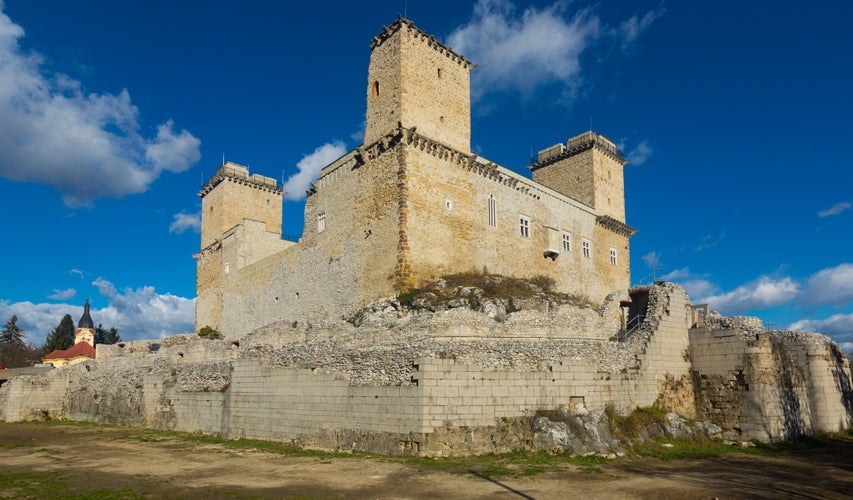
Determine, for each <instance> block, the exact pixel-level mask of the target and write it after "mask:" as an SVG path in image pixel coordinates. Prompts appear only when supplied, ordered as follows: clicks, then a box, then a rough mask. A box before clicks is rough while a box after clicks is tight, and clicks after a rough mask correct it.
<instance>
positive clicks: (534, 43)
mask: <svg viewBox="0 0 853 500" xmlns="http://www.w3.org/2000/svg"><path fill="white" fill-rule="evenodd" d="M564 16H565V5H564V4H563V3H562V2H557V3H555V4H553V5H551V6H549V7H545V8H544V9H542V10H538V9H536V8H535V7H530V8H527V9H525V10H524V12H523V13H521V14H520V15H519V14H518V13H517V11H516V9H515V6H514V5H513V4H512V3H511V2H510V1H508V0H480V1H479V2H477V4H476V5H475V6H474V14H473V16H472V18H471V20H470V21H469V22H468V24H465V25H464V26H461V27H459V28H456V29H455V30H454V31H453V32H452V33H451V34H450V35H449V36H448V37H447V43H448V45H450V46H451V47H452V48H453V49H454V50H455V51H457V52H459V53H462V54H464V55H465V56H466V57H468V58H469V59H470V60H472V61H474V62H476V63H477V64H479V67H478V68H477V71H476V72H475V73H474V76H473V82H472V86H473V88H472V94H473V97H474V99H477V98H479V97H481V96H482V95H483V94H484V93H485V92H486V91H487V90H489V91H493V90H497V91H501V90H508V89H513V90H520V91H521V92H522V93H523V94H530V93H531V92H532V91H533V90H534V89H536V88H537V87H539V86H540V85H543V84H548V83H555V82H560V83H562V84H563V86H564V88H565V89H566V90H567V92H568V93H569V94H571V93H573V92H574V91H575V89H576V88H577V86H578V85H579V84H580V82H581V67H580V55H581V53H583V51H584V50H586V49H587V48H588V47H589V46H590V45H591V44H592V43H593V42H594V41H595V39H596V38H597V37H598V36H599V31H600V21H599V19H598V17H596V16H594V15H593V14H592V11H591V10H590V9H582V10H580V11H578V12H577V13H575V14H574V16H572V17H571V19H567V18H566V17H564Z"/></svg>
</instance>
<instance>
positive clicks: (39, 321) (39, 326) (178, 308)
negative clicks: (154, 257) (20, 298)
mask: <svg viewBox="0 0 853 500" xmlns="http://www.w3.org/2000/svg"><path fill="white" fill-rule="evenodd" d="M93 285H95V286H96V287H97V288H98V290H99V291H100V293H101V295H103V296H104V297H106V298H107V300H108V303H109V305H108V306H107V307H104V308H102V309H96V308H92V310H91V315H92V320H93V321H94V322H95V324H96V325H97V324H102V325H104V327H106V328H109V327H113V326H114V327H116V328H117V329H118V331H119V335H121V338H122V339H123V340H138V339H151V338H161V337H165V336H167V335H176V334H179V333H188V332H192V331H193V330H194V329H195V326H194V322H195V299H188V298H184V297H178V296H176V295H172V294H170V293H166V294H159V293H157V292H156V291H155V290H154V287H150V286H145V287H142V288H137V289H136V290H133V289H130V288H126V289H124V290H121V291H119V290H117V289H116V287H115V286H114V285H113V284H112V283H110V282H109V281H106V280H104V279H101V278H99V279H97V280H95V282H94V283H93ZM13 314H14V315H17V316H18V325H19V326H20V327H21V328H23V329H24V331H25V335H26V340H27V342H29V343H32V344H33V345H35V346H41V345H42V344H44V339H45V337H46V336H47V334H48V333H50V331H51V330H53V329H54V328H56V326H57V325H58V324H59V322H60V320H62V317H63V316H65V315H66V314H70V315H71V317H72V319H73V320H74V324H77V321H78V320H79V319H80V316H82V314H83V306H82V305H72V304H52V303H46V302H45V303H41V304H34V303H32V302H15V303H10V302H8V301H3V300H0V321H5V320H6V319H8V318H10V317H12V315H13Z"/></svg>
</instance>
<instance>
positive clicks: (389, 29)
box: [370, 14, 477, 70]
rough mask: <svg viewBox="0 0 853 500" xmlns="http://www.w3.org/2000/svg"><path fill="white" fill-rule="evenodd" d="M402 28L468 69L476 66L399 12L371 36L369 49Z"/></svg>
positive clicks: (372, 48) (383, 41)
mask: <svg viewBox="0 0 853 500" xmlns="http://www.w3.org/2000/svg"><path fill="white" fill-rule="evenodd" d="M404 28H405V29H407V30H409V31H411V32H412V33H414V34H415V36H416V37H417V36H420V37H423V38H424V39H425V40H426V41H427V43H428V44H429V45H430V46H431V47H432V48H434V49H436V50H437V51H438V52H441V53H442V54H444V55H446V56H447V57H448V58H450V59H451V60H453V61H454V62H456V63H458V64H462V65H464V66H466V67H467V68H468V69H469V70H472V69H474V68H476V67H477V65H476V64H474V63H473V62H471V61H469V60H468V59H467V58H466V57H465V56H463V55H462V54H459V53H457V52H455V51H454V50H453V49H451V48H450V47H448V46H447V45H444V44H443V43H441V42H439V41H438V40H436V38H435V37H434V36H433V35H430V34H429V33H427V32H426V31H424V30H422V29H420V28H418V27H417V26H415V23H413V22H412V21H410V20H409V19H406V18H405V17H403V16H402V15H400V14H397V19H395V20H394V22H393V23H391V25H390V26H383V27H382V32H381V33H379V34H378V35H376V36H375V37H373V41H372V42H370V50H374V49H376V47H379V46H380V45H382V44H383V43H385V41H386V40H388V39H389V38H391V37H392V36H393V35H394V33H397V32H398V31H400V30H401V29H404Z"/></svg>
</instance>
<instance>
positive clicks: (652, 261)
mask: <svg viewBox="0 0 853 500" xmlns="http://www.w3.org/2000/svg"><path fill="white" fill-rule="evenodd" d="M641 258H642V259H643V262H645V263H646V266H648V267H650V268H655V267H658V266H659V265H660V254H659V253H657V252H649V253H647V254H646V255H643V256H642V257H641Z"/></svg>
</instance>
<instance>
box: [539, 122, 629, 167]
mask: <svg viewBox="0 0 853 500" xmlns="http://www.w3.org/2000/svg"><path fill="white" fill-rule="evenodd" d="M558 146H561V147H559V148H558ZM592 148H595V149H597V150H599V151H601V152H603V153H604V154H606V155H607V156H609V157H611V158H613V159H614V160H616V161H617V162H619V163H620V164H621V165H623V166H624V165H627V164H628V162H627V161H625V156H624V155H623V154H622V151H620V150H619V148H618V147H616V144H615V143H614V142H613V141H611V140H610V139H608V138H607V137H605V136H604V135H602V134H596V133H595V132H593V131H592V130H589V131H586V132H584V133H582V134H580V135H576V136H575V137H572V138H571V139H569V140H568V141H567V142H566V143H565V144H555V145H554V146H551V147H550V148H548V149H543V150H542V151H540V152H539V155H538V157H537V158H531V164H530V166H529V167H527V168H529V169H530V170H533V171H535V170H538V169H540V168H542V167H545V166H547V165H550V164H552V163H556V162H558V161H560V160H562V159H564V158H568V157H570V156H574V155H576V154H579V153H582V152H584V151H586V150H588V149H592ZM534 160H535V161H534Z"/></svg>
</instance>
